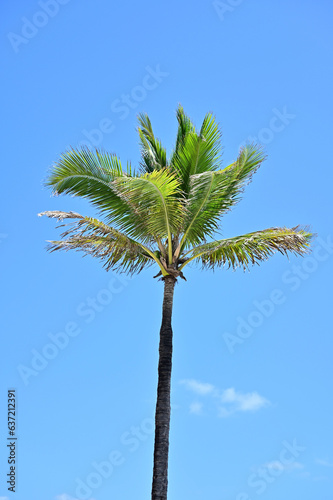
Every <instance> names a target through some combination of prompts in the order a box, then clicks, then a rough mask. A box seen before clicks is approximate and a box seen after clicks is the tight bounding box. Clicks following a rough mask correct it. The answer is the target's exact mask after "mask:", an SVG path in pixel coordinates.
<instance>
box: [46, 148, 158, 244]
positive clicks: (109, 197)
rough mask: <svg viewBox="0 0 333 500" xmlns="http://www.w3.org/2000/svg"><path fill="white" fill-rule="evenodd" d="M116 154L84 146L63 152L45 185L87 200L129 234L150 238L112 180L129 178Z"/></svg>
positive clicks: (109, 220) (112, 222)
mask: <svg viewBox="0 0 333 500" xmlns="http://www.w3.org/2000/svg"><path fill="white" fill-rule="evenodd" d="M130 175H131V167H130V165H127V173H124V172H123V170H122V166H121V163H120V161H119V159H118V158H117V157H116V156H113V155H110V154H108V153H105V152H101V151H98V150H96V151H94V152H93V151H90V150H89V149H87V148H82V149H79V150H74V149H72V150H70V151H67V152H65V153H64V154H63V155H62V156H61V157H60V159H59V160H58V161H57V162H56V163H55V165H54V166H53V167H52V169H51V172H50V175H49V177H48V178H47V180H46V182H45V184H46V186H49V187H52V188H53V193H54V194H70V195H73V196H80V197H82V198H86V199H88V200H89V201H90V202H92V204H93V205H94V206H95V207H97V208H98V210H99V213H100V214H102V215H103V217H104V218H105V220H106V222H107V223H109V224H111V225H112V226H116V227H117V228H118V229H119V230H120V231H123V232H126V233H127V234H128V235H129V236H130V237H133V238H141V237H142V238H143V241H145V242H147V241H148V240H149V235H147V234H146V233H147V232H146V230H145V227H144V225H143V223H142V220H140V218H139V216H138V214H137V213H136V212H135V210H134V209H133V207H132V206H131V205H130V204H128V203H127V202H126V200H125V199H124V198H123V197H121V196H120V195H119V193H118V192H117V190H116V189H115V185H114V181H115V179H119V178H120V179H122V178H128V177H129V176H130Z"/></svg>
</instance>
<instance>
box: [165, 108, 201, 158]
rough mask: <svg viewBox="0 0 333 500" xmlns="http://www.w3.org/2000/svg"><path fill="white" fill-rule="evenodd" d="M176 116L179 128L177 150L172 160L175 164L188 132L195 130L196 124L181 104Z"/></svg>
mask: <svg viewBox="0 0 333 500" xmlns="http://www.w3.org/2000/svg"><path fill="white" fill-rule="evenodd" d="M176 117H177V121H178V130H177V138H176V145H175V150H174V152H173V154H172V157H171V161H170V164H171V165H172V164H173V162H174V159H175V156H176V155H177V153H178V151H179V150H180V148H181V146H183V144H184V141H185V138H186V136H187V134H189V133H190V132H195V126H194V125H193V123H192V122H191V119H190V118H189V117H188V116H187V115H186V113H185V112H184V109H183V107H182V106H181V105H179V106H178V108H177V111H176Z"/></svg>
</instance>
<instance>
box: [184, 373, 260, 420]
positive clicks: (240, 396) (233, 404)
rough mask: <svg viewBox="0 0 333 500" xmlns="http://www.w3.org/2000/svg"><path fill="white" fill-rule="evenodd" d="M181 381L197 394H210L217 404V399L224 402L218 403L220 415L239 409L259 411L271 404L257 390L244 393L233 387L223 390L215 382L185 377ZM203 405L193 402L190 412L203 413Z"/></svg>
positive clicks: (226, 415) (225, 415) (223, 415)
mask: <svg viewBox="0 0 333 500" xmlns="http://www.w3.org/2000/svg"><path fill="white" fill-rule="evenodd" d="M179 383H180V384H182V385H184V386H185V388H186V389H187V390H189V391H192V392H194V393H195V394H197V396H210V397H211V398H213V400H214V401H215V405H216V401H217V402H218V403H223V406H221V405H220V404H218V416H219V417H229V415H232V414H233V413H235V412H237V411H257V410H259V409H260V408H263V407H265V406H268V405H269V404H270V402H269V401H268V400H267V399H265V398H264V397H263V396H260V394H258V393H257V392H248V393H242V392H239V391H236V390H235V389H234V388H233V387H229V388H228V389H225V390H224V391H222V392H221V391H220V390H219V389H218V388H217V387H215V386H214V385H213V384H208V383H204V382H199V381H198V380H195V379H184V380H180V382H179ZM202 406H203V405H202V403H200V402H193V403H192V404H191V405H190V413H194V414H196V415H200V414H202Z"/></svg>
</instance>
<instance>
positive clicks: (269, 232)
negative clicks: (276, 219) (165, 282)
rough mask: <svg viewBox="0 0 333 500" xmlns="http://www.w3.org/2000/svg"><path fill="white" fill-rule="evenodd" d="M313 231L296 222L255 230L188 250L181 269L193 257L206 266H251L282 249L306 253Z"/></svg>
mask: <svg viewBox="0 0 333 500" xmlns="http://www.w3.org/2000/svg"><path fill="white" fill-rule="evenodd" d="M312 236H313V235H312V234H311V233H309V231H308V230H307V229H303V228H301V227H299V226H296V227H294V228H292V229H288V228H279V227H277V228H270V229H265V230H262V231H256V232H254V233H249V234H245V235H242V236H236V237H234V238H228V239H224V240H218V241H213V242H211V243H206V244H204V245H199V246H197V247H196V248H194V249H192V250H190V251H189V252H187V254H185V256H184V258H186V256H187V260H186V262H184V263H183V264H182V265H181V267H180V269H182V268H183V267H184V266H185V265H187V264H188V263H189V262H190V261H192V260H194V259H195V260H196V261H201V263H202V265H203V267H207V268H210V269H214V268H215V267H221V266H225V265H228V266H229V267H232V268H233V269H235V268H236V267H242V268H243V269H246V268H248V266H249V265H251V264H259V263H260V262H261V261H264V260H266V259H267V258H268V257H269V256H270V255H273V254H274V253H276V252H280V253H282V254H284V255H288V252H289V253H292V254H296V255H303V254H305V253H307V252H308V251H309V247H310V240H311V238H312Z"/></svg>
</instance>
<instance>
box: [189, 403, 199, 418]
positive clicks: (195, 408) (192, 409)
mask: <svg viewBox="0 0 333 500" xmlns="http://www.w3.org/2000/svg"><path fill="white" fill-rule="evenodd" d="M190 413H194V414H195V415H202V403H198V402H197V401H195V402H193V403H191V404H190Z"/></svg>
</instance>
